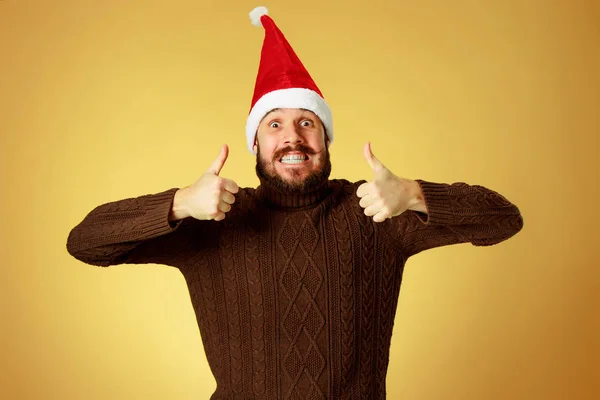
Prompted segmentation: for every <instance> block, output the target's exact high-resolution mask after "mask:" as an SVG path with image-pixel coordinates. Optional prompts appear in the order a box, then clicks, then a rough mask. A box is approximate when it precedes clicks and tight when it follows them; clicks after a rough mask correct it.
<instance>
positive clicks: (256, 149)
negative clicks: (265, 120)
mask: <svg viewBox="0 0 600 400" xmlns="http://www.w3.org/2000/svg"><path fill="white" fill-rule="evenodd" d="M252 150H253V151H254V155H257V154H258V139H257V136H254V145H253V146H252Z"/></svg>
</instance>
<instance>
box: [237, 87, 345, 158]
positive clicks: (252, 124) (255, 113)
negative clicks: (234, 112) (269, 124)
mask: <svg viewBox="0 0 600 400" xmlns="http://www.w3.org/2000/svg"><path fill="white" fill-rule="evenodd" d="M275 108H303V109H306V110H309V111H312V112H314V113H315V114H316V115H317V117H319V119H321V122H322V123H323V126H325V133H326V134H327V136H329V143H330V144H331V142H333V118H332V115H331V109H330V108H329V106H328V105H327V103H326V102H325V100H323V98H322V97H321V96H319V94H318V93H317V92H315V91H314V90H310V89H304V88H291V89H279V90H274V91H272V92H269V93H267V94H265V95H264V96H263V97H261V98H260V99H258V101H257V102H256V104H254V107H252V110H251V111H250V114H249V115H248V119H247V120H246V142H247V144H248V149H249V150H250V152H251V153H252V154H254V149H253V147H254V138H255V137H256V131H257V129H258V125H259V124H260V121H261V120H262V119H263V118H264V116H265V115H267V113H269V112H270V111H271V110H273V109H275Z"/></svg>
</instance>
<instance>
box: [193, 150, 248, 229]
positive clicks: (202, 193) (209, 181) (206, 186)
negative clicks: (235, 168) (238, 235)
mask: <svg viewBox="0 0 600 400" xmlns="http://www.w3.org/2000/svg"><path fill="white" fill-rule="evenodd" d="M228 155H229V148H228V147H227V145H226V144H225V145H223V147H222V148H221V152H220V153H219V155H218V156H217V158H216V159H215V160H214V161H213V163H212V165H211V166H210V168H208V170H206V172H204V173H203V174H202V176H201V177H200V178H199V179H198V180H197V181H196V182H194V183H193V184H192V185H190V186H188V187H186V188H184V189H183V191H182V198H183V200H182V204H183V208H184V209H185V210H186V214H187V215H188V216H190V217H193V218H196V219H199V220H215V221H221V220H223V219H225V214H226V213H227V212H229V211H230V210H231V205H232V204H233V203H235V196H234V195H235V194H236V193H237V192H238V191H239V190H240V188H239V187H238V185H237V184H236V183H235V182H234V181H232V180H230V179H226V178H223V177H220V176H219V174H220V173H221V169H222V168H223V165H225V161H227V156H228Z"/></svg>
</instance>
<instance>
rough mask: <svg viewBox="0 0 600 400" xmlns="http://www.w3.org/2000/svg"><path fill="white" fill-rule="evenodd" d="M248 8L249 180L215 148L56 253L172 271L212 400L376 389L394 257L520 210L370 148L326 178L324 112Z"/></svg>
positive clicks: (96, 215)
mask: <svg viewBox="0 0 600 400" xmlns="http://www.w3.org/2000/svg"><path fill="white" fill-rule="evenodd" d="M250 16H251V19H252V21H253V23H255V24H256V25H261V24H262V25H263V26H264V28H265V40H264V43H263V50H262V57H261V65H260V67H259V72H258V77H257V82H256V87H255V93H254V98H253V100H252V107H251V109H250V114H249V116H248V122H247V126H246V139H247V145H248V149H249V150H250V151H252V152H253V153H254V154H255V155H256V160H257V161H256V172H257V175H258V177H259V180H260V185H259V186H258V188H256V189H255V188H241V189H240V188H239V187H238V185H237V184H236V183H235V182H234V181H233V180H230V179H226V178H223V177H221V176H219V174H220V171H221V168H222V167H223V165H224V163H225V161H226V160H227V157H228V152H229V148H228V147H227V146H226V145H224V146H223V148H222V149H221V153H220V154H219V156H218V157H217V159H216V160H215V161H214V162H213V164H212V165H211V166H210V168H209V169H208V170H207V171H206V172H205V173H204V174H203V175H202V176H201V177H200V178H199V179H198V180H197V181H196V182H194V183H193V184H191V185H190V186H187V187H185V188H181V189H176V188H173V189H169V190H166V191H164V192H161V193H156V194H150V195H144V196H140V197H137V198H129V199H123V200H120V201H115V202H111V203H107V204H103V205H101V206H99V207H96V208H95V209H94V210H92V211H91V212H90V213H89V214H88V215H87V216H86V217H85V219H84V220H83V221H82V222H81V223H80V224H79V225H77V226H76V227H75V228H74V229H73V230H72V231H71V233H70V235H69V238H68V242H67V249H68V251H69V252H70V254H72V255H73V256H74V257H75V258H77V259H79V260H81V261H83V262H85V263H88V264H92V265H99V266H111V265H118V264H124V263H131V264H142V263H158V264H164V265H169V266H173V267H176V268H178V269H179V270H180V271H181V273H182V274H183V276H184V277H185V280H186V282H187V284H188V288H189V292H190V297H191V300H192V303H193V306H194V311H195V313H196V317H197V321H198V324H199V327H200V332H201V337H202V341H203V344H204V348H205V351H206V355H207V360H208V362H209V364H210V367H211V370H212V372H213V374H214V376H215V378H216V381H217V388H216V391H215V392H214V394H213V396H212V397H211V398H212V399H234V398H235V399H384V398H385V396H386V381H385V379H386V372H387V367H388V359H389V348H390V339H391V335H392V326H393V323H394V317H395V311H396V306H397V300H398V295H399V290H400V284H401V281H402V273H403V268H404V266H405V263H406V261H407V259H408V258H409V257H410V256H412V255H415V254H417V253H419V252H421V251H423V250H426V249H430V248H434V247H439V246H446V245H452V244H457V243H471V244H472V245H475V246H486V245H494V244H497V243H500V242H502V241H504V240H506V239H508V238H510V237H512V236H513V235H515V234H516V233H517V232H519V231H520V230H521V229H522V226H523V219H522V216H521V214H520V212H519V209H518V208H517V207H516V206H515V205H514V204H512V203H511V202H509V201H508V200H507V199H506V198H504V197H503V196H501V195H500V194H498V193H496V192H494V191H492V190H489V189H486V188H484V187H482V186H478V185H467V184H466V183H462V182H460V183H454V184H444V183H434V182H429V181H424V180H410V179H405V178H400V177H398V176H396V175H395V174H393V173H392V172H391V171H390V170H388V169H387V168H386V167H385V166H384V165H383V164H382V163H381V162H380V161H379V160H378V159H377V158H376V157H375V156H374V155H373V153H372V151H371V148H370V144H369V143H367V144H366V145H365V148H364V156H365V158H366V160H367V162H368V163H369V165H370V166H371V168H372V169H373V171H374V179H373V180H371V181H369V182H367V181H359V182H349V181H347V180H344V179H334V180H329V174H330V171H331V163H330V160H329V146H330V144H331V142H332V141H333V126H332V119H331V112H330V110H329V107H328V106H327V104H326V103H325V101H324V99H323V97H322V94H321V92H320V91H319V89H318V88H317V86H316V85H315V84H314V82H313V80H312V79H311V78H310V75H309V74H308V72H307V71H306V69H305V68H304V66H303V65H302V63H301V62H300V60H299V59H298V58H297V56H296V55H295V53H294V52H293V50H292V49H291V47H290V46H289V43H288V42H287V41H286V40H285V37H284V36H283V34H282V33H281V32H280V31H279V29H278V28H277V27H276V26H275V23H274V22H273V20H272V19H271V18H270V17H269V16H268V15H266V9H264V8H257V9H255V10H253V11H252V12H251V13H250Z"/></svg>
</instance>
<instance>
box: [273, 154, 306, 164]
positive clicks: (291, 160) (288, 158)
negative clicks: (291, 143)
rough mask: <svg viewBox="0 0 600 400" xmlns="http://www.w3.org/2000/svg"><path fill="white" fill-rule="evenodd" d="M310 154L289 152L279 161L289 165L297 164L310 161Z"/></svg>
mask: <svg viewBox="0 0 600 400" xmlns="http://www.w3.org/2000/svg"><path fill="white" fill-rule="evenodd" d="M308 159H309V157H308V155H306V154H304V153H296V152H293V153H287V154H285V155H284V156H283V157H281V158H280V159H279V162H280V163H282V164H287V165H297V164H302V163H304V162H306V161H308Z"/></svg>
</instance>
